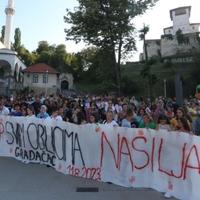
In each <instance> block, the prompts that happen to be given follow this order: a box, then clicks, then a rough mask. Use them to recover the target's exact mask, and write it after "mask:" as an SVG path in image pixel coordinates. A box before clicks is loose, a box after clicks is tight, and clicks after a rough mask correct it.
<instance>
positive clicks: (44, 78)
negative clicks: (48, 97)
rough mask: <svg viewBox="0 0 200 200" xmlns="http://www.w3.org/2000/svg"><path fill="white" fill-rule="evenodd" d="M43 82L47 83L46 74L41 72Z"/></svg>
mask: <svg viewBox="0 0 200 200" xmlns="http://www.w3.org/2000/svg"><path fill="white" fill-rule="evenodd" d="M43 83H48V74H47V73H46V74H43Z"/></svg>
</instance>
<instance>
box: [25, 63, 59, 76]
mask: <svg viewBox="0 0 200 200" xmlns="http://www.w3.org/2000/svg"><path fill="white" fill-rule="evenodd" d="M23 72H26V73H48V74H59V72H58V71H57V70H55V69H54V68H52V67H50V66H49V65H47V64H45V63H37V64H35V65H31V66H30V67H27V68H26V69H24V70H23Z"/></svg>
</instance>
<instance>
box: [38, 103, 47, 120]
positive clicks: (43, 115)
mask: <svg viewBox="0 0 200 200" xmlns="http://www.w3.org/2000/svg"><path fill="white" fill-rule="evenodd" d="M37 118H40V119H47V118H49V114H48V113H47V107H46V106H45V105H42V106H41V107H40V112H39V113H38V114H37Z"/></svg>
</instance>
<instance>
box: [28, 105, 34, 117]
mask: <svg viewBox="0 0 200 200" xmlns="http://www.w3.org/2000/svg"><path fill="white" fill-rule="evenodd" d="M26 112H27V116H26V117H28V118H35V117H36V116H35V110H34V107H33V106H32V105H29V106H28V107H27V108H26Z"/></svg>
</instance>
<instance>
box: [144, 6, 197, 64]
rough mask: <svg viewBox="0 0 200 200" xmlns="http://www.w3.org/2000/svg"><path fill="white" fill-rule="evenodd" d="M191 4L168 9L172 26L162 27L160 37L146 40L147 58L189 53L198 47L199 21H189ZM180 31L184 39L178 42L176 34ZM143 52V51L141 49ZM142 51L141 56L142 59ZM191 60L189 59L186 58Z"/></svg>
mask: <svg viewBox="0 0 200 200" xmlns="http://www.w3.org/2000/svg"><path fill="white" fill-rule="evenodd" d="M190 15H191V6H185V7H179V8H175V9H173V10H170V18H171V20H172V22H173V26H171V27H167V28H164V29H163V31H164V34H163V35H162V36H161V39H156V40H146V46H147V54H148V58H149V59H150V58H153V57H162V58H166V57H171V56H174V55H181V54H182V55H183V54H184V55H185V54H191V51H192V50H195V49H197V48H199V31H200V23H190V20H189V19H190ZM178 32H179V33H181V35H182V37H183V38H184V40H183V41H182V42H181V43H180V41H179V39H178V38H177V37H178V36H177V34H178ZM143 52H144V53H145V51H144V50H143ZM144 53H143V55H142V56H141V58H142V59H143V60H144V57H145V56H144ZM188 60H190V61H191V59H188Z"/></svg>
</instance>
